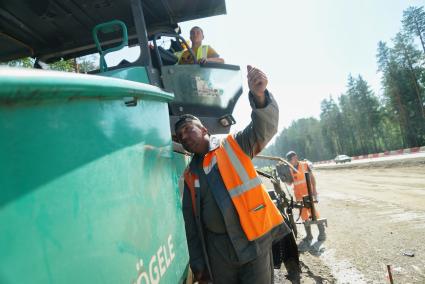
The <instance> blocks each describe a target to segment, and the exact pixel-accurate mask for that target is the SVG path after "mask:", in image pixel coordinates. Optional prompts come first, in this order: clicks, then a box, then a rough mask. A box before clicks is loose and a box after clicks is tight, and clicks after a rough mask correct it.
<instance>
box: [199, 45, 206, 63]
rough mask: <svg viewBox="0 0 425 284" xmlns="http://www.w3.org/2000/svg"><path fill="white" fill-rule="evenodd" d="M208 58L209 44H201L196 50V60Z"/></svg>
mask: <svg viewBox="0 0 425 284" xmlns="http://www.w3.org/2000/svg"><path fill="white" fill-rule="evenodd" d="M201 58H208V45H201V46H200V47H198V50H197V51H196V60H199V59H201Z"/></svg>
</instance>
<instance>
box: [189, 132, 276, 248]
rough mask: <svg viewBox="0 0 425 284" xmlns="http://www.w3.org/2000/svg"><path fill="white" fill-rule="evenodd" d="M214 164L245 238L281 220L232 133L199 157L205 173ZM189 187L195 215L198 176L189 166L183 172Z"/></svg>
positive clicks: (255, 236)
mask: <svg viewBox="0 0 425 284" xmlns="http://www.w3.org/2000/svg"><path fill="white" fill-rule="evenodd" d="M215 164H217V166H218V169H219V172H220V175H221V178H222V179H223V182H224V185H225V187H226V189H227V191H228V193H229V195H230V197H231V199H232V202H233V205H234V206H235V208H236V211H237V212H238V215H239V221H240V223H241V226H242V229H243V231H244V233H245V235H246V237H247V239H248V240H249V241H253V240H255V239H258V238H260V237H261V236H263V235H265V234H266V233H268V232H270V230H271V229H273V228H274V227H276V226H278V225H280V224H282V223H283V217H282V214H281V213H280V212H279V210H278V209H277V208H276V206H275V205H274V203H273V201H272V200H271V198H270V196H269V194H268V193H267V191H266V189H265V187H264V185H263V184H262V182H261V179H260V178H259V177H258V174H257V171H256V170H255V168H254V165H253V164H252V161H251V159H250V158H249V157H248V156H247V155H246V154H245V152H244V151H243V150H242V149H241V148H240V146H239V144H238V143H237V142H236V140H235V139H234V138H233V136H232V135H228V136H227V138H226V139H224V140H223V141H222V143H221V145H220V146H219V147H218V148H217V149H215V150H213V151H210V152H208V153H207V154H206V155H205V157H204V160H203V170H204V172H205V173H206V174H208V173H209V172H210V171H211V169H212V168H213V167H214V165H215ZM184 178H185V182H186V184H187V186H188V188H189V191H190V195H191V199H192V206H193V210H194V213H195V215H196V214H197V212H196V206H195V200H196V192H197V191H198V190H199V187H200V184H199V178H198V176H196V174H194V173H192V172H190V170H189V169H187V170H186V171H185V174H184Z"/></svg>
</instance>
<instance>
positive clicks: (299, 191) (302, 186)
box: [286, 151, 326, 241]
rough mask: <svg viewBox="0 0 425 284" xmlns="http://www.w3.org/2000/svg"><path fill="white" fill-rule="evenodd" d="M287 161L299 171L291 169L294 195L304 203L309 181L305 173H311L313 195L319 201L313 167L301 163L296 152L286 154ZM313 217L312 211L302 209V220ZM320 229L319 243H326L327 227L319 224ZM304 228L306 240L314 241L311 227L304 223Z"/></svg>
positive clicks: (317, 215) (317, 214) (305, 162)
mask: <svg viewBox="0 0 425 284" xmlns="http://www.w3.org/2000/svg"><path fill="white" fill-rule="evenodd" d="M286 160H287V161H288V162H289V163H290V164H291V165H292V166H293V167H294V168H295V169H296V170H297V172H295V171H294V170H293V169H290V172H291V175H292V183H293V186H294V195H295V199H296V200H297V201H302V200H303V196H306V195H308V189H307V181H306V179H305V173H306V172H308V173H310V184H311V190H312V193H313V198H314V199H315V200H317V190H316V178H315V177H314V175H313V172H312V167H311V166H310V165H309V163H308V162H307V161H300V160H299V159H298V155H297V153H295V152H294V151H289V152H288V153H287V154H286ZM315 211H316V218H319V211H318V210H317V209H316V210H315ZM311 217H312V214H311V210H310V209H308V208H302V209H301V219H302V220H303V221H304V222H305V221H307V220H310V219H311ZM317 227H318V229H319V236H318V237H317V240H318V241H324V240H325V239H326V232H325V226H324V224H323V223H319V224H317ZM304 228H305V231H306V240H312V239H313V235H312V234H311V226H310V225H308V224H306V223H304Z"/></svg>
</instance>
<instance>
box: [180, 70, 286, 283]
mask: <svg viewBox="0 0 425 284" xmlns="http://www.w3.org/2000/svg"><path fill="white" fill-rule="evenodd" d="M267 83H268V81H267V77H266V75H265V74H264V73H263V72H262V71H260V70H259V69H256V68H253V67H251V66H248V86H249V89H250V92H249V96H248V97H249V100H250V104H251V108H252V113H251V118H252V122H251V123H250V124H249V125H248V126H247V127H246V128H245V129H244V130H242V131H239V132H236V133H234V134H229V135H227V137H225V138H219V137H216V136H211V135H210V134H209V133H208V129H207V128H206V127H205V126H204V125H203V124H202V122H201V120H200V119H199V118H197V117H195V116H193V115H189V114H186V115H182V116H181V117H180V118H179V120H178V121H177V122H176V124H175V132H176V137H177V139H178V141H179V142H180V143H181V144H182V146H183V147H184V148H185V149H186V150H187V151H188V152H191V153H193V154H194V155H193V158H192V160H191V162H190V164H189V166H188V168H187V169H186V171H185V173H184V181H185V185H184V191H183V216H184V220H185V229H186V238H187V242H188V248H189V256H190V266H191V269H192V271H193V272H194V274H195V279H196V280H197V281H199V282H200V283H207V281H210V280H212V281H213V283H214V284H232V283H235V284H236V283H241V284H244V283H246V284H248V283H249V284H251V283H258V284H269V283H272V282H273V260H272V254H271V248H272V243H273V242H274V241H275V240H279V239H281V238H283V237H284V236H285V235H286V234H288V233H289V232H290V230H289V228H288V226H287V225H286V224H285V222H284V219H283V217H282V214H281V213H280V212H279V210H278V209H277V208H276V206H275V205H274V203H273V201H272V200H271V199H270V197H269V195H268V193H267V191H266V190H265V187H264V185H263V184H262V182H261V179H260V178H259V177H258V175H257V172H256V170H255V168H254V165H253V164H252V161H251V159H252V158H253V157H254V156H255V155H257V154H258V153H259V152H260V151H261V150H262V149H263V148H264V147H265V146H266V144H267V143H268V142H269V141H270V139H271V138H272V137H273V135H274V134H275V133H276V132H277V127H278V118H279V110H278V106H277V103H276V101H275V100H274V98H273V96H272V94H271V93H269V92H268V90H267V89H266V87H267Z"/></svg>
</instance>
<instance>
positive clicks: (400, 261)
mask: <svg viewBox="0 0 425 284" xmlns="http://www.w3.org/2000/svg"><path fill="white" fill-rule="evenodd" d="M315 175H316V178H317V184H318V191H319V194H320V195H319V201H320V203H319V206H318V209H319V211H320V214H321V217H323V218H327V220H328V228H327V237H328V238H327V240H326V241H325V242H317V241H316V240H313V242H312V243H305V242H303V241H302V237H303V236H301V237H299V238H298V241H299V251H300V258H301V262H302V274H301V276H300V279H297V280H292V281H289V280H288V279H287V278H286V277H285V274H286V271H285V268H282V269H281V270H279V271H277V270H275V283H390V282H389V279H388V274H387V265H391V269H392V275H393V279H394V283H425V158H418V159H409V160H398V161H386V162H379V163H366V164H361V165H360V164H356V165H354V164H352V165H349V164H345V165H338V166H332V167H326V168H316V169H315ZM298 230H299V231H301V233H304V229H303V227H302V226H301V225H299V226H298ZM317 234H318V232H317V228H313V235H314V236H317Z"/></svg>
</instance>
